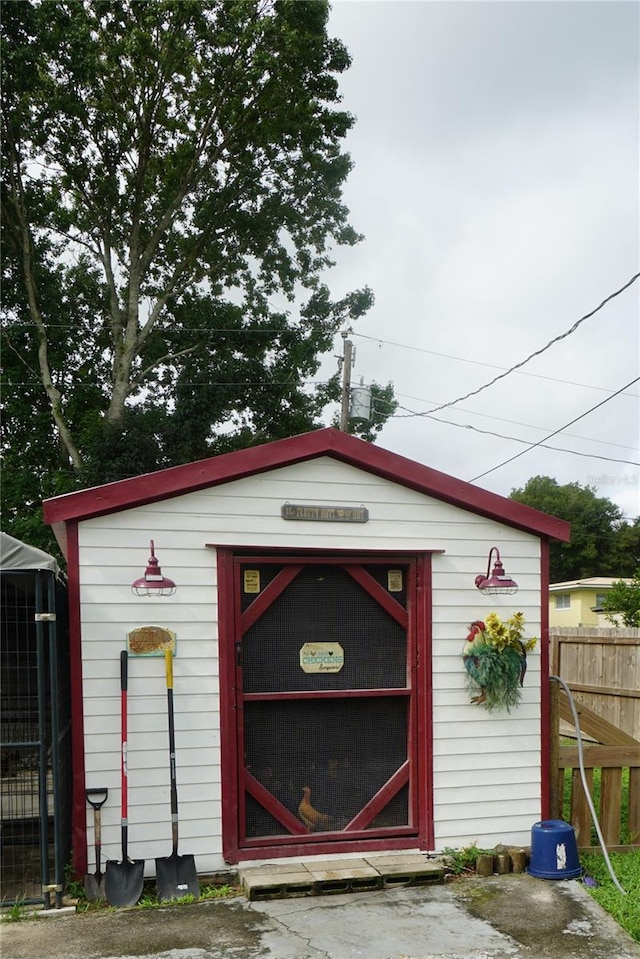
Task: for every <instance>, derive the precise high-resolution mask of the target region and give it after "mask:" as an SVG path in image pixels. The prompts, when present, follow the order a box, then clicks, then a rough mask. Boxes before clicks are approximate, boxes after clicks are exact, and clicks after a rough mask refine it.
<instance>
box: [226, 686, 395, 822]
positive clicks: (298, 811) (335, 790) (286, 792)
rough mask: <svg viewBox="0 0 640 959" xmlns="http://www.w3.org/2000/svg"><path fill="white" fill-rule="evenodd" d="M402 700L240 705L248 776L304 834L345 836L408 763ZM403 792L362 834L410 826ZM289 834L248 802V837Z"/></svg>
mask: <svg viewBox="0 0 640 959" xmlns="http://www.w3.org/2000/svg"><path fill="white" fill-rule="evenodd" d="M408 702H409V700H408V697H405V696H381V697H374V698H354V697H346V698H338V699H322V700H309V699H304V700H298V701H294V702H291V701H277V700H269V701H258V702H248V703H245V707H244V736H245V740H244V741H245V765H246V769H247V771H248V772H249V773H250V774H251V775H252V776H253V777H254V778H255V779H257V780H258V782H260V783H261V784H262V785H263V786H264V787H265V789H267V790H268V791H269V792H270V793H271V795H273V796H274V797H275V798H276V799H277V800H278V802H279V803H281V804H282V805H283V806H285V807H286V808H287V809H288V810H289V811H290V812H291V813H292V814H293V815H294V816H296V817H297V818H298V819H299V820H300V822H301V823H302V824H303V825H304V826H305V827H306V828H307V830H308V831H309V832H332V831H336V830H342V829H344V828H345V827H346V826H347V825H348V824H349V823H350V822H351V820H352V819H353V818H354V817H355V816H356V815H357V813H359V812H360V811H361V809H362V808H363V806H365V805H366V804H367V803H368V802H369V800H371V799H372V798H373V797H374V796H375V795H376V793H378V792H379V790H381V789H382V787H383V786H384V785H385V783H387V782H388V780H389V779H390V778H391V776H392V775H393V774H394V773H395V772H397V770H398V769H399V768H400V767H401V766H402V765H403V763H404V762H405V761H406V759H407V711H408ZM408 817H409V805H408V790H407V789H406V788H403V789H401V790H400V791H399V792H398V794H397V795H396V796H395V797H393V799H390V802H389V803H388V804H387V805H386V806H385V807H384V808H383V809H382V810H381V812H380V813H379V815H378V816H377V817H376V819H375V820H374V821H373V822H372V823H371V824H370V825H369V827H368V828H374V829H375V828H382V827H391V826H406V825H408V824H409V822H408ZM286 833H287V830H286V828H285V827H284V826H282V825H281V824H280V823H279V822H278V820H277V815H276V814H273V811H268V810H266V809H265V808H263V806H262V805H261V804H259V803H258V802H256V801H255V800H254V799H253V798H252V797H251V796H248V797H247V804H246V836H247V838H255V837H259V836H275V835H279V834H286Z"/></svg>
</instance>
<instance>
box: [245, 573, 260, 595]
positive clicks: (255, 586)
mask: <svg viewBox="0 0 640 959" xmlns="http://www.w3.org/2000/svg"><path fill="white" fill-rule="evenodd" d="M244 591H245V593H259V592H260V570H259V569H245V571H244Z"/></svg>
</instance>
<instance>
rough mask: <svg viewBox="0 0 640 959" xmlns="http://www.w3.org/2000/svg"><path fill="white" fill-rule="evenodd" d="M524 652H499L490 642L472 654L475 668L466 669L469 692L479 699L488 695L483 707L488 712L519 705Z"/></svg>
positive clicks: (507, 649)
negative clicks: (480, 696)
mask: <svg viewBox="0 0 640 959" xmlns="http://www.w3.org/2000/svg"><path fill="white" fill-rule="evenodd" d="M522 661H523V660H522V653H521V652H519V651H518V650H516V649H514V648H513V647H511V646H506V647H504V648H503V649H499V648H498V647H496V646H493V645H492V644H490V643H487V644H484V645H480V646H477V647H476V648H475V649H474V651H473V669H472V671H469V669H468V670H467V691H468V692H469V695H470V696H472V697H474V696H477V695H478V693H479V692H480V690H483V692H484V694H485V700H484V703H483V706H484V708H485V709H487V710H488V711H489V712H493V711H494V710H500V709H506V710H507V712H508V711H510V710H511V709H512V708H514V707H515V706H517V705H518V703H519V702H520V699H521V695H522V694H521V692H520V673H521V670H522Z"/></svg>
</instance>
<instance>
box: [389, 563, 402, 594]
mask: <svg viewBox="0 0 640 959" xmlns="http://www.w3.org/2000/svg"><path fill="white" fill-rule="evenodd" d="M387 588H388V590H389V592H390V593H401V592H402V570H401V569H390V570H387Z"/></svg>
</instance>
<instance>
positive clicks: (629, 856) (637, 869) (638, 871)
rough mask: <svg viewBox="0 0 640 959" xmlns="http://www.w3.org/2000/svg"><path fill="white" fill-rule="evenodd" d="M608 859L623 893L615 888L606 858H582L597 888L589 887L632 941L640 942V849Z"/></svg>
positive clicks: (615, 854)
mask: <svg viewBox="0 0 640 959" xmlns="http://www.w3.org/2000/svg"><path fill="white" fill-rule="evenodd" d="M609 859H610V861H611V866H612V869H613V872H614V874H615V875H616V877H617V879H618V882H619V883H620V885H621V886H622V888H623V889H624V891H625V893H626V895H625V894H623V893H621V892H620V891H619V889H618V888H617V887H616V885H615V883H614V882H613V879H612V878H611V875H610V874H609V870H608V869H607V864H606V862H605V859H604V856H602V855H600V854H598V853H596V854H594V855H588V856H582V857H581V861H582V865H583V867H584V869H585V870H586V872H587V875H589V876H590V877H591V878H592V879H595V880H596V882H597V883H598V885H597V886H596V887H592V886H586V887H585V888H586V889H587V890H588V892H589V894H590V895H591V896H593V898H594V899H595V900H596V902H598V903H600V905H601V906H602V908H603V909H606V910H607V912H608V913H610V914H611V915H612V916H613V918H614V919H615V920H616V922H617V923H619V924H620V925H621V926H622V927H623V929H626V930H627V932H628V933H629V934H630V936H631V937H632V939H635V940H636V942H640V907H639V905H638V904H639V903H640V849H638V850H635V851H633V852H624V853H615V852H614V853H610V854H609Z"/></svg>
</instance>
